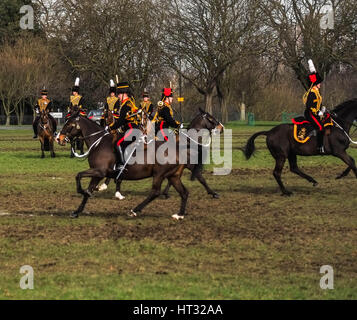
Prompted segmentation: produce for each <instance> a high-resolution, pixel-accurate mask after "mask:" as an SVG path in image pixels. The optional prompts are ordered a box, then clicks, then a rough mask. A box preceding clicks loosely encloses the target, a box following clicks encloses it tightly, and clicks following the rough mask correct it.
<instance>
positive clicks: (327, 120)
mask: <svg viewBox="0 0 357 320" xmlns="http://www.w3.org/2000/svg"><path fill="white" fill-rule="evenodd" d="M309 65H310V72H311V73H310V75H309V78H308V81H309V84H310V89H309V90H308V91H307V92H306V93H305V94H304V97H303V103H304V105H305V113H304V115H305V118H306V119H307V120H308V121H309V122H310V123H311V124H312V125H313V126H314V127H315V129H316V130H317V131H318V134H317V140H318V150H319V152H320V153H324V152H325V151H324V146H323V138H324V129H325V128H326V127H329V126H333V122H332V119H331V115H330V114H329V113H328V112H326V110H324V108H323V107H322V96H321V94H320V91H319V88H318V87H317V85H318V84H319V83H321V82H322V81H323V79H322V78H321V77H320V75H319V74H318V73H317V72H316V69H315V67H314V65H313V63H312V61H311V60H309Z"/></svg>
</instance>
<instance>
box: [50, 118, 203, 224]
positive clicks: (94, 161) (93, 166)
mask: <svg viewBox="0 0 357 320" xmlns="http://www.w3.org/2000/svg"><path fill="white" fill-rule="evenodd" d="M207 129H209V130H210V128H207ZM79 135H82V136H83V137H84V141H85V143H86V144H87V147H88V148H89V151H88V162H89V165H90V169H89V170H86V171H83V172H80V173H78V174H77V177H76V181H77V192H78V193H80V194H82V195H83V200H82V203H81V204H80V206H79V208H78V209H77V210H76V211H75V212H74V213H73V214H72V215H71V216H72V217H73V218H77V217H78V216H79V214H80V213H81V212H82V211H83V209H84V207H85V205H86V203H87V201H88V199H89V197H90V196H91V195H92V193H93V192H94V190H95V188H96V186H97V185H98V183H99V182H100V180H102V179H103V178H112V179H113V178H116V177H117V174H118V173H117V172H116V171H114V170H113V168H114V165H115V163H116V156H115V154H114V150H113V137H112V135H111V134H109V133H108V132H105V131H104V130H103V128H102V127H101V126H99V125H97V124H96V123H94V122H92V121H91V120H89V119H87V118H85V117H81V116H80V115H79V113H78V112H77V113H74V114H73V115H72V116H71V117H70V118H69V119H68V120H67V122H66V124H65V125H64V127H63V129H62V131H61V132H60V133H59V135H58V138H57V141H58V143H59V144H60V145H65V142H66V139H71V138H73V137H76V136H79ZM163 143H165V142H160V141H156V143H155V154H154V155H153V156H154V158H153V159H149V160H151V161H152V162H153V163H154V164H148V163H145V164H132V165H128V167H127V170H126V171H124V173H123V176H122V179H123V180H141V179H146V178H149V177H152V178H153V184H152V190H151V192H150V194H149V195H148V197H147V198H146V199H145V200H144V201H143V202H142V203H140V204H139V205H138V206H136V207H135V209H133V210H132V211H131V213H130V216H132V217H136V216H137V215H138V214H139V213H141V211H142V210H143V209H144V207H146V206H147V205H148V204H149V203H150V202H152V201H153V200H154V199H155V198H157V197H158V196H159V195H160V194H161V185H162V182H163V180H164V179H169V181H170V182H171V183H172V185H173V186H174V187H175V189H176V191H177V192H178V193H179V194H180V197H181V206H180V210H179V213H178V214H175V215H173V216H172V217H173V218H174V219H176V220H181V219H183V218H184V216H185V213H186V203H187V199H188V194H189V193H188V191H187V189H186V188H185V186H184V185H183V184H182V182H181V176H182V172H183V170H184V167H185V165H184V164H181V163H180V162H179V154H180V152H182V150H180V149H179V146H178V145H177V146H176V154H175V157H176V163H173V164H159V163H158V162H157V159H156V151H157V149H158V148H160V146H161V145H162V144H163ZM144 152H145V159H146V160H148V153H147V152H146V150H145V151H144ZM184 152H186V154H187V157H188V159H189V150H187V149H186V150H184ZM147 162H149V161H147ZM197 166H199V164H198V165H197ZM84 177H89V178H91V181H90V183H89V187H88V189H87V190H83V189H82V186H81V179H82V178H84Z"/></svg>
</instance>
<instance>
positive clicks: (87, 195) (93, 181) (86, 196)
mask: <svg viewBox="0 0 357 320" xmlns="http://www.w3.org/2000/svg"><path fill="white" fill-rule="evenodd" d="M100 179H101V178H97V177H93V178H92V179H91V181H90V183H89V186H88V189H87V191H86V192H85V193H84V194H83V199H82V202H81V204H80V205H79V207H78V209H77V210H76V211H75V212H73V213H72V214H71V218H78V217H79V214H80V213H82V212H83V210H84V207H85V205H86V204H87V201H88V199H89V198H90V197H91V195H92V193H93V191H94V190H95V187H96V186H97V185H98V183H99V181H100Z"/></svg>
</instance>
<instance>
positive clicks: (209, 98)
mask: <svg viewBox="0 0 357 320" xmlns="http://www.w3.org/2000/svg"><path fill="white" fill-rule="evenodd" d="M205 103H206V112H208V113H209V114H213V90H211V91H207V92H206V94H205Z"/></svg>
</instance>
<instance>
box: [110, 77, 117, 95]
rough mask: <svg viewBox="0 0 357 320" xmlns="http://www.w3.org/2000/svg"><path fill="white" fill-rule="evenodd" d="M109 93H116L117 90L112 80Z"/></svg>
mask: <svg viewBox="0 0 357 320" xmlns="http://www.w3.org/2000/svg"><path fill="white" fill-rule="evenodd" d="M109 93H115V94H116V93H117V89H116V87H115V83H114V81H113V80H112V79H110V88H109Z"/></svg>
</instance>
